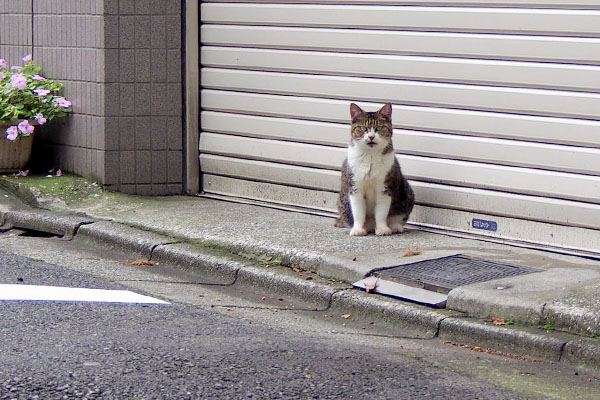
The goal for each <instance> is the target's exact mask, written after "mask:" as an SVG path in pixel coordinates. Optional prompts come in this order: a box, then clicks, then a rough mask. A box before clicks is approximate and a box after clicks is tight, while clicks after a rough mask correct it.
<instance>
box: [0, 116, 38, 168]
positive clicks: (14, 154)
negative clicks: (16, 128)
mask: <svg viewBox="0 0 600 400" xmlns="http://www.w3.org/2000/svg"><path fill="white" fill-rule="evenodd" d="M4 130H5V127H1V126H0V132H4ZM32 146H33V135H29V136H21V137H19V139H17V140H15V141H14V142H11V141H10V140H7V139H5V138H4V135H2V137H0V172H11V171H15V170H19V169H22V168H23V167H24V166H25V164H27V162H28V161H29V158H30V157H31V147H32Z"/></svg>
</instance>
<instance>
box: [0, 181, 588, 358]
mask: <svg viewBox="0 0 600 400" xmlns="http://www.w3.org/2000/svg"><path fill="white" fill-rule="evenodd" d="M63 178H64V179H63ZM63 178H29V177H27V178H14V177H2V178H0V187H1V188H3V192H0V223H2V224H3V225H2V226H3V228H4V229H10V228H12V227H20V228H27V229H35V230H44V231H49V232H54V233H58V234H61V235H66V236H67V237H69V236H73V235H76V236H78V237H83V236H85V237H86V238H88V239H90V240H96V241H102V242H104V243H108V244H111V245H116V246H122V247H123V248H127V249H131V248H135V249H136V250H138V251H139V252H140V253H142V254H143V255H145V256H147V257H153V258H156V259H160V258H161V257H162V259H163V260H166V261H171V262H178V263H180V264H186V263H187V264H194V262H195V261H194V260H196V261H198V260H203V261H202V263H204V264H205V267H206V265H208V264H210V267H209V268H210V269H211V271H213V272H214V273H217V274H219V273H222V274H224V275H227V273H228V271H227V268H228V267H227V266H228V265H231V263H236V262H238V261H240V260H242V261H244V260H245V261H248V262H250V263H251V264H253V265H254V266H261V267H262V268H263V269H264V267H265V266H266V265H278V266H284V267H288V268H289V269H292V271H293V268H294V267H296V271H298V270H299V269H302V270H307V271H311V272H313V273H315V274H316V275H315V277H317V276H318V277H319V279H320V278H325V279H329V280H332V281H334V282H335V284H336V285H338V286H339V287H342V288H345V289H346V293H351V295H349V297H348V296H347V297H346V299H345V301H346V303H347V305H348V307H351V308H353V309H354V310H355V311H356V313H360V312H373V310H375V311H376V312H377V310H379V311H380V312H382V313H385V312H386V309H385V307H389V308H390V310H391V309H394V310H398V309H402V310H403V311H402V312H406V313H407V315H411V318H415V319H417V320H418V319H419V318H421V319H427V320H428V321H429V322H427V323H433V324H434V325H435V329H434V331H435V334H436V335H439V336H440V337H442V336H444V334H446V335H448V337H451V336H452V335H454V336H452V337H462V338H463V339H464V341H471V342H473V344H476V345H480V344H481V343H489V344H490V346H491V347H494V346H493V345H494V343H497V344H498V346H496V347H502V346H501V343H500V342H502V341H506V342H510V343H512V345H511V346H512V348H514V347H515V343H517V344H518V345H517V347H518V351H519V352H522V353H536V351H534V349H533V348H534V347H535V346H538V345H539V346H542V347H544V346H546V345H548V346H550V347H551V348H553V349H554V347H556V351H558V353H557V354H555V355H552V356H550V358H558V359H563V360H565V359H569V360H571V361H576V362H583V363H585V364H587V365H592V366H595V367H600V342H598V341H597V340H596V339H595V338H596V336H598V335H600V262H599V261H595V260H590V259H585V258H579V257H575V256H568V255H560V254H556V253H550V252H544V251H539V250H532V249H526V248H519V247H514V246H509V245H503V244H498V243H491V242H487V241H482V240H474V239H465V238H459V237H453V236H449V235H444V234H440V233H432V232H426V231H422V230H418V229H410V228H409V229H407V230H406V231H405V233H403V234H400V235H393V236H388V237H376V236H373V235H371V236H367V237H350V236H349V235H348V231H347V230H345V229H339V228H335V227H334V226H333V219H331V218H328V217H322V216H316V215H309V214H304V213H299V212H290V211H283V210H277V209H272V208H266V207H260V206H254V205H247V204H238V203H232V202H225V201H219V200H213V199H207V198H202V197H188V196H175V197H164V198H158V197H138V196H127V195H123V194H117V193H105V192H102V191H101V190H100V189H99V188H98V187H94V185H93V184H90V183H89V182H85V181H84V180H79V179H73V178H70V177H63ZM44 179H47V181H44ZM49 184H50V186H52V187H51V188H48V187H47V186H48V185H49ZM69 185H70V186H69ZM82 187H85V188H83V189H82ZM57 188H58V189H57ZM73 193H76V196H72V195H73ZM15 195H16V196H15ZM22 201H25V202H27V203H29V204H30V205H33V207H32V208H29V207H28V206H26V205H24V204H23V203H22ZM407 250H418V252H420V254H418V255H414V256H408V257H407V256H405V254H406V251H407ZM456 254H461V255H465V256H469V257H474V258H478V259H485V260H490V261H496V262H502V263H508V264H513V265H518V266H526V267H533V268H536V269H540V270H541V272H537V273H533V274H528V275H521V276H516V277H511V278H503V279H500V280H494V281H488V282H483V283H478V284H473V285H467V286H461V287H458V288H456V289H453V290H451V291H450V292H449V293H448V298H447V307H446V310H434V309H428V308H424V307H421V306H418V305H413V304H409V303H405V302H402V301H398V300H392V299H389V298H384V297H382V296H379V295H377V294H372V293H370V294H366V293H364V292H359V291H357V290H354V289H349V285H348V284H351V283H353V282H355V281H358V280H360V279H362V278H363V277H365V276H367V275H368V274H369V272H370V271H371V270H373V269H375V268H381V267H386V266H392V265H401V264H409V263H414V262H417V261H421V260H427V259H436V258H440V257H446V256H451V255H456ZM186 260H187V261H186ZM198 262H200V261H198ZM219 265H221V266H222V271H219V268H220V267H219ZM187 266H188V267H193V265H191V266H190V265H187ZM269 273H270V274H272V273H273V269H271V270H270V271H269ZM284 275H285V274H284ZM293 275H294V274H293V273H292V274H291V275H290V274H288V275H286V276H288V277H289V276H293ZM286 279H287V278H286ZM303 279H304V281H300V280H293V279H291V280H290V279H288V280H287V281H286V282H287V283H286V285H289V286H291V287H293V286H294V285H296V286H297V287H296V288H292V289H290V290H296V291H297V292H298V293H299V296H301V297H310V296H312V294H311V291H314V296H320V295H321V294H320V292H319V290H320V289H319V286H318V285H317V283H316V282H314V283H313V282H311V281H307V280H306V279H305V278H303ZM354 292H356V293H354ZM355 295H357V296H359V297H352V296H355ZM350 298H353V299H354V300H348V299H350ZM356 299H360V300H356ZM361 302H362V303H361ZM374 302H375V303H377V304H378V305H377V307H375V306H374V304H375V303H374ZM357 307H358V308H357ZM361 307H362V308H363V309H362V310H361V309H360V308H361ZM373 307H374V308H373ZM378 307H379V308H378ZM492 318H498V319H501V320H504V321H506V322H508V323H509V324H508V325H504V326H495V325H493V324H492V322H491V319H492ZM431 321H433V322H431ZM416 323H419V321H416ZM444 324H445V325H444ZM444 326H445V328H444ZM443 328H444V329H443ZM450 332H454V334H451V333H450ZM540 341H541V342H544V344H543V345H541V344H540V343H541V342H540ZM509 347H510V346H509ZM504 348H506V347H504ZM528 349H531V351H529V350H528ZM552 351H554V350H552ZM542 353H543V351H542ZM537 354H538V355H539V354H540V352H537ZM534 355H535V354H534ZM542 355H544V354H542Z"/></svg>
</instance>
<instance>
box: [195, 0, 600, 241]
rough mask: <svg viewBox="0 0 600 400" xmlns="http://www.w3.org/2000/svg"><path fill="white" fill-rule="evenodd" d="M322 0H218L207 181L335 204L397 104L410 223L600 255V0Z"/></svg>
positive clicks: (207, 118) (320, 205) (209, 63)
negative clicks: (357, 149)
mask: <svg viewBox="0 0 600 400" xmlns="http://www.w3.org/2000/svg"><path fill="white" fill-rule="evenodd" d="M318 3H319V4H296V3H295V2H287V1H283V2H282V1H279V2H278V4H271V3H269V4H266V3H262V2H255V1H252V2H238V3H227V2H204V3H202V6H201V14H200V15H201V33H200V39H201V56H200V60H201V64H202V70H201V86H202V89H201V105H202V113H201V127H202V132H201V135H200V153H201V156H200V166H201V170H202V176H203V190H204V191H205V192H206V193H212V194H217V195H226V196H234V197H239V198H245V199H255V200H260V201H266V202H270V203H273V204H288V205H294V206H298V207H303V208H307V209H312V210H320V211H323V212H332V211H335V201H336V192H337V190H338V188H339V167H340V166H341V164H342V161H343V158H344V156H345V146H346V145H347V143H348V139H349V103H350V101H354V102H357V103H358V104H359V105H361V106H362V107H363V108H365V109H369V110H375V109H378V108H379V107H380V106H381V104H382V103H383V102H391V103H392V104H393V105H394V106H393V122H394V128H395V129H394V145H395V148H396V151H397V156H398V159H399V161H400V164H401V166H402V168H403V171H404V173H405V175H406V176H407V177H408V178H409V179H410V180H411V183H412V185H413V187H414V189H415V194H416V199H417V204H418V207H416V209H415V211H414V213H413V215H412V218H411V221H410V222H412V223H414V224H417V225H421V226H427V227H435V228H443V229H449V230H453V231H462V232H473V233H478V234H482V235H487V236H492V237H497V238H504V239H512V240H518V241H524V242H530V243H540V244H547V245H552V246H558V247H563V248H569V249H575V250H584V251H592V252H597V253H600V230H599V229H600V228H599V227H600V3H598V1H597V0H570V1H569V0H554V1H552V0H491V1H481V0H462V1H460V2H459V3H458V2H455V1H450V0H435V1H427V0H423V1H394V0H379V1H372V2H371V1H369V0H356V1H354V0H344V1H337V0H324V1H319V2H318ZM369 3H372V4H369ZM454 4H460V6H453V5H454Z"/></svg>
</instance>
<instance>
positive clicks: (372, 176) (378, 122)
mask: <svg viewBox="0 0 600 400" xmlns="http://www.w3.org/2000/svg"><path fill="white" fill-rule="evenodd" d="M350 116H351V117H352V130H351V135H352V136H351V140H350V144H349V145H348V155H347V157H346V159H345V160H344V164H343V166H342V187H341V190H340V195H339V199H338V211H339V218H338V220H337V222H336V224H335V225H336V226H337V227H340V228H347V227H352V229H351V230H350V235H352V236H363V235H366V234H367V233H369V232H375V234H376V235H391V234H392V233H400V232H403V231H404V224H405V223H406V221H407V220H408V216H409V214H410V212H411V211H412V209H413V205H414V194H413V191H412V188H411V187H410V185H409V184H408V181H407V180H406V179H405V178H404V176H402V172H401V171H400V165H399V164H398V160H396V157H395V155H394V147H393V144H392V105H391V104H386V105H384V106H383V107H381V109H380V110H379V111H377V112H365V111H363V110H362V109H361V108H360V107H359V106H357V105H356V104H354V103H352V104H351V105H350Z"/></svg>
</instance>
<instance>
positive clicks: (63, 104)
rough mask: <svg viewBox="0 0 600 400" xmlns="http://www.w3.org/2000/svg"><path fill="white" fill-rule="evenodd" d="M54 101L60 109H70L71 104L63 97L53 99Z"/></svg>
mask: <svg viewBox="0 0 600 400" xmlns="http://www.w3.org/2000/svg"><path fill="white" fill-rule="evenodd" d="M54 101H55V102H56V104H58V105H59V106H61V107H62V108H69V107H71V102H70V101H69V100H67V99H65V98H64V97H55V98H54Z"/></svg>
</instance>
